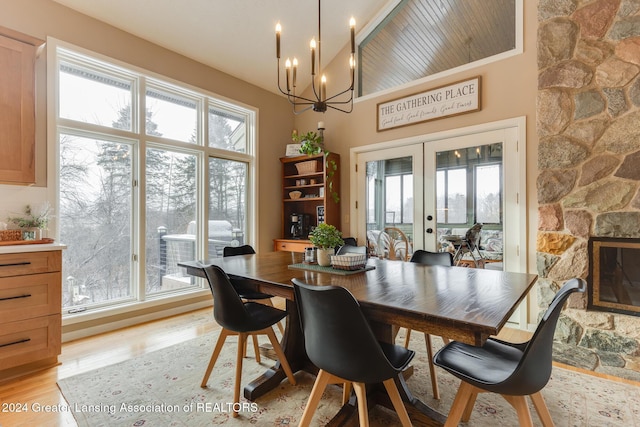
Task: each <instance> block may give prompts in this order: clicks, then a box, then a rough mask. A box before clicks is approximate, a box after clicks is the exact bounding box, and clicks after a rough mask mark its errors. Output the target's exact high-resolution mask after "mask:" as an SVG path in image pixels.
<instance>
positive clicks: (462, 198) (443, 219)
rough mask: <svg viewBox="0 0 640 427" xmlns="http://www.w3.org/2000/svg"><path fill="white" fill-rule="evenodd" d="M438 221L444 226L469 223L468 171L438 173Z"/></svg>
mask: <svg viewBox="0 0 640 427" xmlns="http://www.w3.org/2000/svg"><path fill="white" fill-rule="evenodd" d="M436 182H437V189H438V193H437V195H436V206H437V208H436V209H437V212H438V213H437V216H438V217H437V221H438V222H439V223H443V224H466V223H467V170H466V169H465V168H458V169H445V170H439V171H437V172H436Z"/></svg>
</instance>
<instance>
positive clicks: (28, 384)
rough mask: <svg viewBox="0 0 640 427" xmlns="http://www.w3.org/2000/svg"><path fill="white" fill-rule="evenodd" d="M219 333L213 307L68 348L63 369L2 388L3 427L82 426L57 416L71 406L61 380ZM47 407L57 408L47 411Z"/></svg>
mask: <svg viewBox="0 0 640 427" xmlns="http://www.w3.org/2000/svg"><path fill="white" fill-rule="evenodd" d="M218 328H219V327H218V325H217V324H216V323H215V322H214V320H213V315H212V312H211V309H210V308H207V309H202V310H197V311H194V312H191V313H187V314H182V315H179V316H174V317H170V318H167V319H163V320H158V321H154V322H149V323H145V324H142V325H138V326H133V327H130V328H125V329H121V330H118V331H114V332H109V333H105V334H101V335H97V336H95V337H90V338H84V339H81V340H77V341H72V342H69V343H65V344H63V345H62V354H61V355H60V357H59V361H60V364H58V365H57V366H54V367H52V368H49V369H46V370H43V371H39V372H37V373H34V374H31V375H28V376H25V377H23V378H19V379H16V380H10V381H7V382H3V383H0V405H1V406H0V426H3V427H8V426H40V427H43V426H47V427H48V426H51V427H57V426H76V425H77V424H76V422H75V420H74V418H73V415H72V414H71V413H69V412H54V411H53V409H55V408H65V407H66V402H65V400H64V398H63V397H62V394H61V393H60V390H59V389H58V386H57V385H56V382H57V381H58V379H60V378H65V377H69V376H73V375H76V374H79V373H82V372H87V371H91V370H93V369H98V368H101V367H103V366H108V365H112V364H115V363H118V362H122V361H124V360H127V359H132V358H134V357H136V356H140V355H142V354H145V353H150V352H152V351H155V350H159V349H162V348H165V347H169V346H171V345H174V344H178V343H181V342H184V341H187V340H190V339H192V338H196V337H198V336H201V335H204V334H208V333H211V332H212V331H214V330H216V329H218ZM45 405H53V407H52V408H51V409H47V408H46V407H45ZM38 407H40V408H41V409H40V410H38ZM20 409H21V411H19V410H20Z"/></svg>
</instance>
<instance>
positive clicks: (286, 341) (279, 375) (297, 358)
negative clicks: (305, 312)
mask: <svg viewBox="0 0 640 427" xmlns="http://www.w3.org/2000/svg"><path fill="white" fill-rule="evenodd" d="M286 309H287V313H288V314H289V316H288V319H287V324H286V327H285V330H284V334H283V336H282V342H281V343H280V345H281V346H282V350H283V351H284V354H285V356H286V357H287V361H288V362H289V365H290V366H291V370H292V371H293V372H294V373H295V372H297V371H300V370H306V371H310V372H314V373H315V372H317V369H316V368H315V367H314V366H313V365H312V364H311V362H310V361H309V359H308V358H307V353H306V352H305V349H304V336H303V334H302V328H301V327H300V319H299V317H298V308H297V307H296V303H295V301H291V300H286ZM286 377H287V376H286V374H285V373H284V370H283V369H282V367H281V366H280V362H279V361H278V362H276V364H275V365H274V366H272V367H271V368H269V369H267V371H266V372H265V373H264V374H262V375H261V376H259V377H258V378H256V379H255V380H253V381H251V382H250V383H249V384H247V385H246V386H245V388H244V397H245V398H246V399H248V400H251V401H254V400H256V399H257V398H258V397H260V396H262V395H264V394H266V393H268V392H269V391H271V390H273V389H274V388H276V387H278V385H280V383H281V382H282V380H284V379H286Z"/></svg>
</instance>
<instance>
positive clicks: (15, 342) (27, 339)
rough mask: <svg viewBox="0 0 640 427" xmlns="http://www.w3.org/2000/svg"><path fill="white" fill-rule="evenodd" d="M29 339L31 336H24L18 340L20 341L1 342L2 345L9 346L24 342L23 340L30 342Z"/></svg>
mask: <svg viewBox="0 0 640 427" xmlns="http://www.w3.org/2000/svg"><path fill="white" fill-rule="evenodd" d="M29 341H31V338H23V339H21V340H18V341H14V342H8V343H6V344H0V347H8V346H10V345H15V344H22V343H23V342H29Z"/></svg>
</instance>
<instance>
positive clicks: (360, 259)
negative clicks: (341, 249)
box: [331, 254, 367, 271]
mask: <svg viewBox="0 0 640 427" xmlns="http://www.w3.org/2000/svg"><path fill="white" fill-rule="evenodd" d="M366 264H367V255H366V254H344V255H333V256H332V257H331V265H332V267H333V268H337V269H338V270H350V271H353V270H360V269H362V268H364V266H365V265H366Z"/></svg>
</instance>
